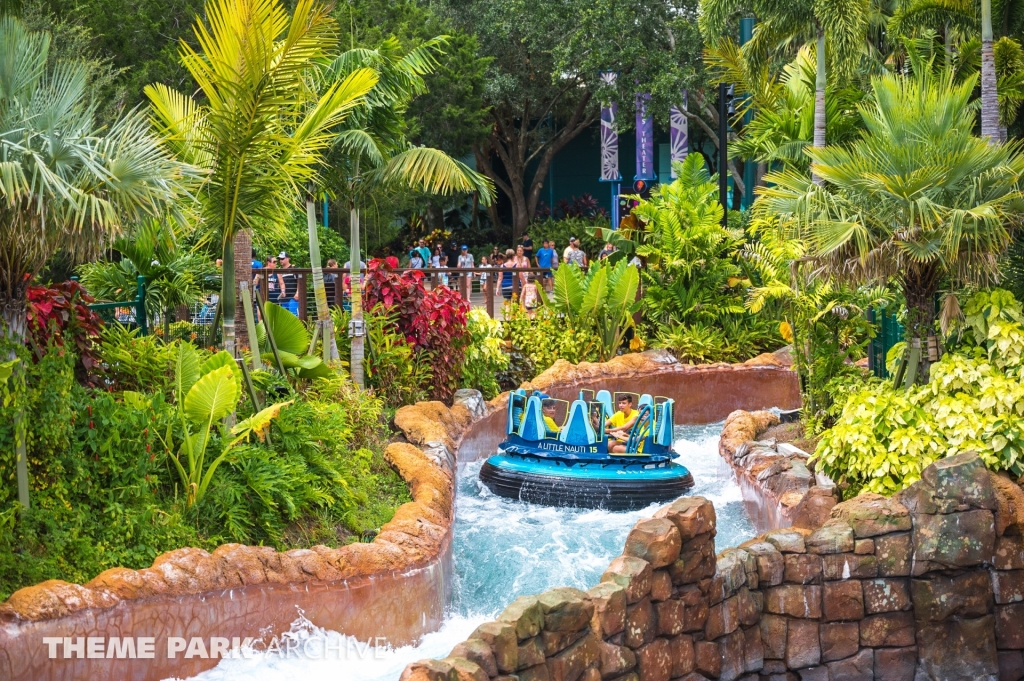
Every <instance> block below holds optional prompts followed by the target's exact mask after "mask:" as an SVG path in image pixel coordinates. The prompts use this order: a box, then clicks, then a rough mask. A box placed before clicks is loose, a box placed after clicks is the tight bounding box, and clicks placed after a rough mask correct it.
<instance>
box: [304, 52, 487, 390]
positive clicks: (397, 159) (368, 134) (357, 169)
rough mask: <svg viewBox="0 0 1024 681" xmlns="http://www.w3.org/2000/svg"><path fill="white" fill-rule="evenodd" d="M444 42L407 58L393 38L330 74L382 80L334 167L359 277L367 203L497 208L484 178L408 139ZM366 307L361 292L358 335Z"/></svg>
mask: <svg viewBox="0 0 1024 681" xmlns="http://www.w3.org/2000/svg"><path fill="white" fill-rule="evenodd" d="M444 42H445V39H444V38H443V37H438V38H434V39H433V40H428V41H426V42H425V43H423V44H422V45H420V46H419V47H416V48H414V49H412V50H410V51H408V52H405V53H404V54H403V51H402V49H401V45H400V43H399V42H398V40H397V39H395V38H394V37H391V38H387V39H385V40H384V41H383V42H382V43H381V44H380V45H379V46H378V47H377V48H376V49H368V48H357V49H352V50H349V51H348V52H345V53H343V54H342V55H340V56H339V57H338V58H337V59H336V60H335V61H334V62H333V63H332V64H331V65H330V67H329V69H328V72H329V74H330V78H329V79H328V82H338V80H341V79H347V78H349V77H351V76H350V74H352V73H355V72H358V71H360V70H364V69H367V68H369V69H373V71H374V72H376V74H377V76H378V80H377V84H376V85H375V86H374V88H373V89H372V90H371V91H370V93H369V94H368V95H367V97H366V98H365V100H364V102H363V103H362V104H361V106H359V107H358V108H357V109H355V110H354V111H353V112H352V115H351V116H349V118H348V119H347V120H346V121H345V123H344V124H343V126H342V130H341V132H340V134H339V136H338V140H337V148H336V150H335V154H334V155H333V156H332V162H331V166H332V168H334V170H335V171H336V172H337V174H338V178H337V179H338V182H339V184H340V185H341V186H342V187H343V191H344V193H345V194H346V195H347V197H348V200H349V218H350V228H351V240H350V242H349V246H350V252H351V257H350V262H351V263H352V266H353V273H354V272H355V270H356V268H358V266H359V264H358V263H359V202H360V201H361V200H362V199H363V198H364V197H365V196H367V195H368V194H369V193H370V192H372V191H374V190H379V189H381V188H382V187H388V186H392V187H398V186H403V187H409V188H412V189H416V190H419V191H423V192H426V193H429V194H454V193H460V192H467V193H468V192H477V194H478V196H479V197H480V201H481V202H482V203H483V204H484V205H489V204H490V202H491V200H492V196H493V187H492V184H491V182H490V181H489V180H488V179H487V178H485V177H484V176H483V175H480V174H479V173H477V172H475V171H474V170H472V169H471V168H469V167H468V166H466V165H465V164H464V163H462V162H460V161H457V160H455V159H453V158H451V157H450V156H448V155H447V154H445V153H444V152H443V151H441V150H439V149H432V148H430V147H417V146H413V145H412V144H410V143H409V141H408V140H407V139H406V136H405V131H406V126H405V120H404V113H405V110H406V107H407V106H408V104H409V102H410V101H411V100H412V99H413V98H415V97H416V96H417V95H420V94H423V93H424V92H426V83H425V82H424V80H423V76H425V75H427V74H429V73H431V72H432V71H433V70H434V69H435V68H436V67H437V59H436V55H437V53H438V52H439V51H440V50H441V48H442V46H443V45H444ZM315 238H316V237H315V232H314V231H310V239H311V240H312V239H315ZM311 250H312V249H311ZM316 269H317V267H316V266H315V267H314V286H318V285H319V286H322V278H321V280H320V284H317V277H316ZM317 300H318V301H319V300H320V295H319V294H317ZM324 300H325V301H326V296H324ZM361 302H362V301H361V292H360V288H359V286H353V287H352V320H353V321H354V322H355V326H356V328H358V327H360V326H361V322H362V319H363V310H362V304H361ZM317 306H318V308H319V307H320V304H319V302H318V304H317ZM317 314H318V315H319V316H321V317H328V318H329V313H328V312H327V310H326V309H318V310H317ZM352 341H353V342H352V358H351V359H352V361H351V369H352V377H353V379H354V380H355V381H356V383H358V384H359V385H362V384H363V369H362V363H363V338H362V337H361V336H355V337H353V339H352Z"/></svg>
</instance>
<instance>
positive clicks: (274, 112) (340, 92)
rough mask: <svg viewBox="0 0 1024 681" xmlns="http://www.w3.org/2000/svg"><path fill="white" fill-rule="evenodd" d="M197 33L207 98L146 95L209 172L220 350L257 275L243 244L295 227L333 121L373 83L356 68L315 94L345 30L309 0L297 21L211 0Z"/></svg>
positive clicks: (206, 205)
mask: <svg viewBox="0 0 1024 681" xmlns="http://www.w3.org/2000/svg"><path fill="white" fill-rule="evenodd" d="M195 34H196V41H197V43H198V45H199V49H198V50H195V49H193V48H192V47H191V46H190V45H189V44H188V43H187V42H185V41H182V42H181V45H180V53H181V60H182V63H183V64H184V66H185V68H186V69H187V70H188V72H189V74H190V75H191V76H192V78H193V79H194V80H195V81H196V83H198V85H199V90H200V93H201V97H197V98H195V99H193V98H192V97H189V96H187V95H184V94H181V93H179V92H177V91H175V90H173V89H172V88H170V87H167V86H166V85H162V84H156V85H151V86H148V87H147V88H146V94H147V95H148V96H149V98H150V100H151V102H152V105H153V111H154V116H155V118H156V120H157V122H158V123H159V125H160V126H161V127H162V128H163V130H164V131H165V133H166V134H167V135H168V137H169V138H170V139H171V144H172V147H173V148H174V149H175V151H176V152H177V153H178V155H179V157H180V158H182V159H183V160H186V161H188V162H189V163H192V164H194V165H196V166H198V167H200V168H203V169H205V170H206V171H207V173H208V175H207V180H206V182H205V184H204V185H203V187H202V188H201V190H200V191H199V192H198V197H199V201H200V206H201V215H202V220H203V222H204V227H205V229H207V230H209V231H210V232H212V233H213V234H215V235H216V236H217V237H218V239H219V241H220V246H221V249H222V252H223V260H224V268H223V277H222V282H223V283H222V292H221V298H220V300H221V305H222V310H223V320H224V346H225V349H226V350H227V351H228V352H231V353H235V352H236V348H235V310H236V301H237V297H238V296H237V291H236V290H235V288H236V287H235V278H236V277H235V273H236V271H237V272H241V273H243V276H245V274H244V273H246V272H250V271H251V270H250V268H249V265H250V264H251V254H250V253H249V252H248V250H246V249H244V248H243V249H238V250H236V248H235V239H236V237H237V236H239V235H240V234H243V235H244V234H245V231H246V230H251V229H254V228H273V227H274V226H275V225H283V224H284V223H285V222H286V221H287V219H288V218H289V217H290V216H291V215H292V213H293V212H294V211H295V209H296V208H297V207H298V206H299V205H300V204H299V201H300V200H301V199H302V198H304V197H305V195H306V188H307V183H309V182H311V181H313V180H315V179H316V177H317V173H318V170H319V168H320V166H321V165H322V163H323V160H324V154H325V152H326V151H327V149H328V148H329V147H330V145H331V143H332V142H333V141H334V139H335V136H336V131H335V129H336V127H337V125H338V124H339V123H340V122H341V121H342V120H343V119H344V117H345V116H346V114H347V113H348V112H349V111H350V110H351V109H352V108H353V107H354V106H356V105H357V104H358V103H359V102H360V101H361V98H362V97H363V96H365V95H366V93H367V92H369V91H370V89H371V88H372V87H373V86H374V84H375V83H376V82H377V76H376V74H375V73H374V71H373V70H372V69H366V68H363V69H357V70H354V71H352V72H351V73H349V74H348V75H347V76H346V77H345V78H344V79H338V80H336V81H334V82H332V83H331V84H330V85H328V86H326V87H325V88H323V91H322V92H318V90H317V81H318V78H319V77H320V75H321V72H320V67H322V66H323V65H324V64H325V63H326V62H328V61H329V60H331V59H332V58H334V57H335V56H336V53H337V45H338V26H337V23H336V22H335V21H334V20H333V19H332V18H331V16H330V14H329V12H328V9H327V8H326V7H325V6H322V5H314V4H313V1H312V0H299V2H298V3H297V5H296V7H295V11H294V13H293V14H292V16H289V15H288V13H287V11H286V10H285V8H284V6H283V4H282V3H281V2H279V1H278V0H209V1H208V2H207V5H206V21H205V22H202V21H197V22H196V25H195ZM241 243H249V242H248V241H247V240H245V239H244V238H243V239H242V240H241ZM238 251H242V252H238ZM236 259H237V260H238V262H237V263H236Z"/></svg>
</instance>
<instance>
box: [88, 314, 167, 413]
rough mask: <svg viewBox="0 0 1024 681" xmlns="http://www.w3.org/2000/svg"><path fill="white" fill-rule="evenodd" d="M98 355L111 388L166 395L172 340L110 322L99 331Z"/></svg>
mask: <svg viewBox="0 0 1024 681" xmlns="http://www.w3.org/2000/svg"><path fill="white" fill-rule="evenodd" d="M99 355H100V361H101V362H102V364H103V375H104V377H105V378H106V379H107V380H108V381H110V384H111V387H112V388H113V389H115V390H118V391H120V390H134V391H143V392H159V393H163V394H164V395H166V396H168V397H170V392H169V391H170V386H171V382H172V380H173V377H174V373H173V369H172V367H173V363H174V358H175V357H177V355H178V347H177V345H176V344H174V343H164V342H163V341H161V340H160V339H159V338H158V337H156V336H153V335H150V336H140V335H139V330H138V329H134V330H129V329H127V328H125V327H123V326H121V325H120V324H111V325H110V326H105V327H104V328H103V331H102V332H101V341H100V347H99Z"/></svg>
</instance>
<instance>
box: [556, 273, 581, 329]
mask: <svg viewBox="0 0 1024 681" xmlns="http://www.w3.org/2000/svg"><path fill="white" fill-rule="evenodd" d="M582 278H583V275H582V273H581V272H580V271H579V268H577V267H576V266H575V265H562V266H561V267H559V268H558V269H557V270H555V285H554V288H553V291H552V298H551V301H552V303H553V307H554V308H555V309H556V310H558V311H559V312H562V313H564V314H566V315H568V316H569V317H570V318H572V317H575V316H576V315H577V314H578V313H579V309H580V307H581V306H582V305H583V286H582V283H581V280H582Z"/></svg>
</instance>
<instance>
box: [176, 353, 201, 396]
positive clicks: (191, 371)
mask: <svg viewBox="0 0 1024 681" xmlns="http://www.w3.org/2000/svg"><path fill="white" fill-rule="evenodd" d="M199 376H200V371H199V353H198V352H196V349H195V348H194V347H193V346H192V344H191V343H178V355H177V357H175V358H174V401H175V402H176V403H177V404H179V405H180V404H182V403H183V402H184V400H185V395H187V394H188V391H189V390H191V389H192V386H193V385H195V382H196V381H198V380H199Z"/></svg>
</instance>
